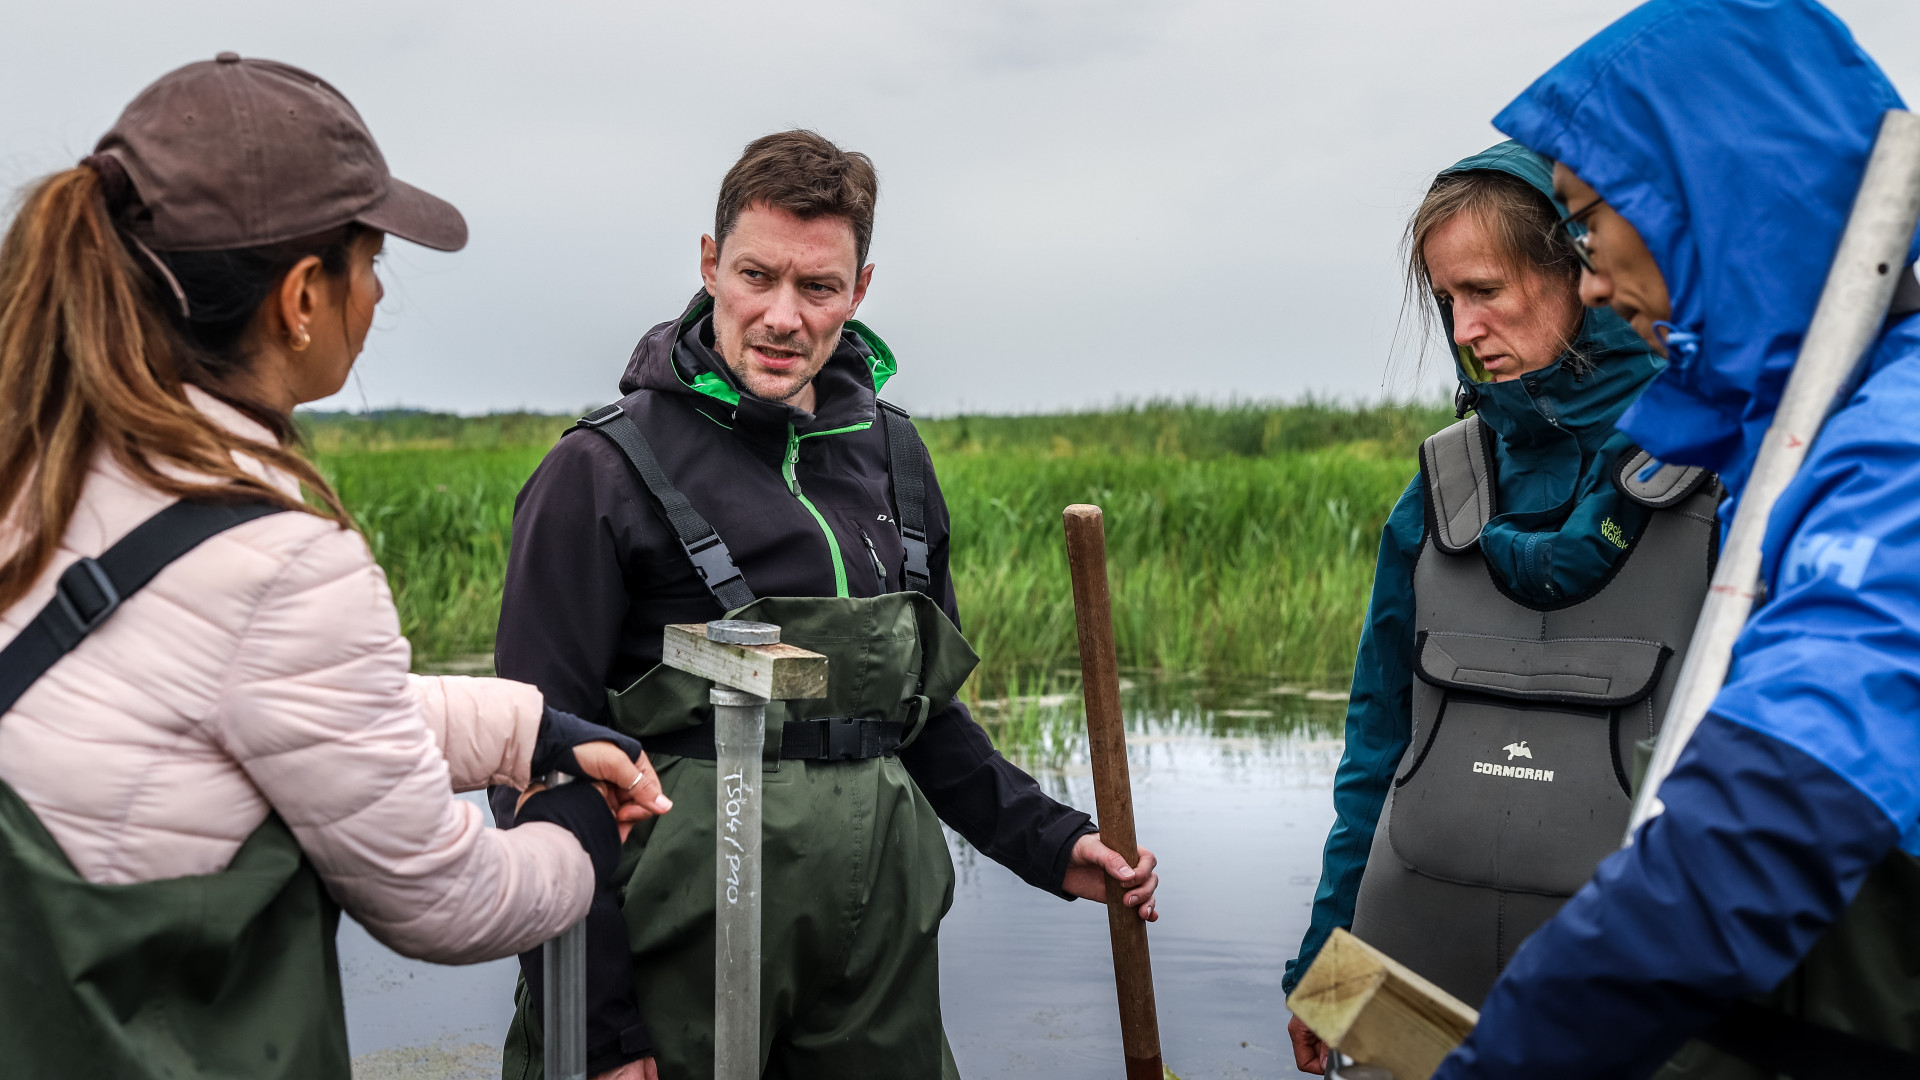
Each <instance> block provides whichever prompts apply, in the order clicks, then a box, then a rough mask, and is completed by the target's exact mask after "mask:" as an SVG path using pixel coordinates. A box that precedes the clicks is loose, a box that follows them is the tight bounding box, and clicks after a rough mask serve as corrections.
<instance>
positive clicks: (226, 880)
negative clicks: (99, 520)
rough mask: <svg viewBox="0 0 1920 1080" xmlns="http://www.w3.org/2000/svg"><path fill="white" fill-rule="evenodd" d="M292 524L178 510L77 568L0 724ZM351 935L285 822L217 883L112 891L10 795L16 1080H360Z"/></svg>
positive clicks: (29, 637)
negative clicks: (88, 875) (343, 947)
mask: <svg viewBox="0 0 1920 1080" xmlns="http://www.w3.org/2000/svg"><path fill="white" fill-rule="evenodd" d="M278 510H279V508H278V507H273V506H262V505H212V504H198V503H185V502H182V503H175V504H174V505H173V506H171V507H168V508H167V509H166V510H163V511H161V512H160V513H159V514H157V515H155V516H154V517H153V518H151V519H149V520H148V521H146V522H145V523H143V524H141V525H140V526H139V527H138V528H136V529H134V530H133V532H131V533H129V534H128V535H127V537H126V538H125V539H123V540H121V541H120V542H119V543H117V544H115V545H114V546H113V547H112V548H111V549H110V550H108V551H107V552H106V553H104V554H102V555H101V556H100V557H99V558H98V559H82V560H80V561H79V562H77V563H75V564H74V565H73V566H72V567H69V568H68V569H67V570H66V572H64V573H63V574H62V575H61V576H60V582H59V586H58V588H57V590H56V592H55V595H54V599H53V600H52V601H51V602H50V603H48V604H47V606H46V607H45V608H44V609H42V610H41V611H40V613H39V614H38V615H37V616H35V618H34V620H33V621H32V622H30V623H28V624H27V626H26V628H25V629H24V630H22V631H21V633H20V635H19V636H18V637H16V638H15V639H14V640H13V641H12V642H10V643H9V644H8V645H7V647H6V649H5V650H4V651H0V715H4V714H5V713H6V712H7V711H8V710H10V709H11V708H12V707H13V705H14V703H15V702H16V701H18V700H19V698H20V696H21V695H22V694H23V693H25V692H26V690H27V689H28V688H29V687H30V686H31V685H32V684H33V683H34V682H35V681H36V680H37V679H38V678H39V677H40V676H41V675H42V674H44V673H45V672H46V671H47V670H48V669H50V668H51V667H52V666H53V665H54V664H55V663H56V662H57V661H58V660H59V659H60V658H61V657H62V656H64V655H65V654H66V653H67V652H68V651H70V650H72V649H73V648H74V647H75V646H76V645H78V644H79V643H80V642H81V640H83V639H84V638H85V637H86V636H87V635H88V634H89V633H91V632H92V631H93V630H94V629H95V628H97V627H98V626H100V625H101V624H102V623H103V622H105V621H106V620H107V619H108V618H109V617H110V616H111V615H112V614H113V612H114V610H115V609H117V608H118V607H119V605H120V603H121V602H122V601H123V600H124V599H125V598H126V597H128V596H131V595H132V594H133V593H134V592H136V591H137V590H139V589H140V588H141V587H142V586H144V585H146V584H147V582H148V581H150V580H151V579H152V578H153V576H154V575H155V574H157V573H159V572H160V570H161V569H162V568H163V567H165V566H166V565H167V564H168V563H170V562H172V561H173V560H174V559H176V558H178V557H179V556H181V555H184V554H185V553H186V552H188V551H190V550H192V549H193V548H194V547H196V546H197V545H199V543H200V542H201V541H203V540H205V539H207V538H208V537H210V536H212V535H214V534H216V533H219V532H221V531H224V530H225V529H228V528H231V527H232V526H234V525H238V524H240V523H241V522H243V521H250V520H252V519H254V518H257V517H261V516H264V515H266V514H270V513H275V512H277V511H278ZM339 917H340V909H339V908H338V907H336V906H334V904H333V902H332V901H331V899H329V897H328V896H327V892H326V889H325V887H324V886H323V885H322V883H321V881H320V878H319V875H318V874H316V873H315V872H314V870H313V867H312V866H311V865H310V864H309V863H308V862H307V861H306V858H305V857H304V855H303V854H302V853H301V851H300V846H299V844H298V843H296V842H295V840H294V838H293V834H292V833H291V832H290V831H289V830H288V829H287V827H286V825H285V824H284V823H282V822H281V821H280V819H279V817H277V816H269V817H268V818H267V820H266V821H265V823H263V824H262V825H261V826H260V827H259V828H258V829H256V830H255V831H254V833H253V835H252V836H250V837H248V838H247V840H246V842H245V843H243V844H241V846H240V850H239V851H238V853H236V854H235V855H234V857H233V861H232V862H230V863H229V864H228V865H227V868H226V869H225V870H222V871H220V872H218V873H213V874H201V875H194V876H189V877H178V878H167V879H163V880H159V881H148V882H142V883H140V884H135V885H95V884H92V883H90V882H88V881H87V880H86V879H85V878H83V877H81V876H80V874H79V873H78V872H77V871H75V870H74V868H73V865H72V863H70V862H69V861H68V860H67V857H66V855H65V854H64V853H62V852H61V850H60V847H59V845H58V844H57V843H55V841H54V839H53V837H52V836H51V835H49V834H48V832H47V830H46V828H45V826H43V825H42V824H41V822H40V819H39V818H37V817H35V816H34V813H33V810H32V809H31V808H30V807H28V806H27V805H26V803H25V802H23V801H22V800H21V799H20V798H19V796H18V795H16V794H15V793H14V791H13V789H12V788H10V787H7V786H6V785H4V784H0V1074H4V1075H6V1076H8V1077H21V1078H23V1080H66V1078H70V1077H112V1078H114V1080H163V1078H165V1080H173V1078H186V1077H192V1078H196V1080H256V1078H258V1080H348V1077H349V1075H350V1066H349V1063H348V1056H347V1028H346V1012H345V1008H344V1006H343V1004H342V1001H341V994H340V969H339V963H338V960H337V958H336V956H335V954H334V931H335V929H336V928H337V927H338V925H339Z"/></svg>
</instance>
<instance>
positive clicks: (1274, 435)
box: [302, 402, 1450, 696]
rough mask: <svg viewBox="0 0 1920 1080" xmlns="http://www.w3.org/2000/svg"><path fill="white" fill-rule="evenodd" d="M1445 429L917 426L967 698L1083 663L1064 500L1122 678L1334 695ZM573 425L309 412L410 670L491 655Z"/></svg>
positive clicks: (1353, 424)
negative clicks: (539, 496) (1103, 591)
mask: <svg viewBox="0 0 1920 1080" xmlns="http://www.w3.org/2000/svg"><path fill="white" fill-rule="evenodd" d="M1448 419H1450V417H1449V415H1448V413H1447V412H1446V411H1445V410H1442V409H1439V408H1436V407H1416V408H1394V407H1384V406H1381V407H1368V408H1352V409H1347V408H1341V407H1337V406H1333V405H1326V404H1320V403H1312V402H1309V403H1305V404H1299V405H1252V404H1247V405H1228V406H1221V407H1212V406H1203V405H1192V404H1182V403H1152V404H1148V405H1142V406H1130V407H1125V408H1118V409H1112V410H1105V411H1099V412H1082V413H1073V414H1066V415H1059V416H1019V417H985V416H960V417H952V418H944V419H932V420H920V421H918V424H919V427H920V430H921V432H922V434H923V436H924V437H925V438H926V440H927V443H928V446H929V448H930V450H931V452H932V454H933V458H934V463H935V467H936V470H937V472H938V475H939V477H940V485H941V488H942V490H943V492H944V494H945V496H946V499H947V502H948V506H949V508H950V510H951V512H952V517H953V522H954V540H953V573H954V581H955V587H956V589H957V591H958V593H959V598H960V610H961V614H962V617H963V622H964V625H965V628H966V630H967V636H968V637H969V639H970V640H972V641H973V643H974V645H975V647H976V648H977V649H978V650H979V651H980V653H981V655H982V657H983V664H982V670H981V679H980V680H978V682H977V684H976V687H975V689H974V691H973V692H974V693H976V694H977V693H980V692H981V687H982V686H984V687H985V688H986V691H987V692H990V693H998V692H1001V691H1002V690H1004V689H1005V688H1007V687H1009V686H1019V687H1023V688H1028V689H1029V690H1031V689H1032V688H1035V687H1041V686H1043V685H1048V684H1050V683H1051V682H1054V681H1058V679H1059V678H1060V673H1061V672H1062V671H1065V670H1068V669H1071V668H1073V667H1074V666H1076V664H1077V656H1078V651H1077V648H1076V645H1075V642H1074V632H1073V610H1072V594H1071V589H1070V587H1069V584H1068V580H1067V572H1066V556H1065V549H1064V544H1063V540H1062V534H1061V525H1060V511H1061V509H1062V508H1063V507H1065V506H1066V505H1067V504H1069V503H1074V502H1093V503H1098V504H1099V505H1100V506H1101V507H1102V508H1103V509H1104V510H1105V511H1106V522H1107V534H1108V539H1107V544H1108V555H1109V569H1110V574H1111V578H1112V583H1113V596H1114V622H1115V631H1116V635H1117V638H1118V646H1119V652H1120V662H1121V664H1122V665H1124V666H1127V667H1131V668H1142V669H1153V670H1156V671H1160V672H1168V673H1182V674H1188V673H1191V674H1204V675H1206V676H1209V677H1213V678H1227V677H1236V676H1258V677H1270V678H1275V679H1280V680H1286V681H1291V682H1301V683H1308V684H1314V685H1335V684H1339V683H1341V682H1343V681H1344V679H1345V677H1346V674H1347V672H1348V669H1349V668H1350V666H1351V664H1352V657H1353V649H1354V645H1355V642H1356V639H1357V637H1358V630H1359V625H1360V621H1361V616H1362V614H1363V612H1364V610H1365V605H1366V595H1367V589H1368V585H1369V583H1370V581H1371V578H1372V568H1373V557H1374V551H1375V545H1376V543H1377V540H1378V536H1379V531H1380V526H1381V524H1382V522H1383V521H1384V520H1385V517H1386V514H1387V512H1388V510H1389V509H1391V507H1392V505H1393V501H1394V499H1395V498H1396V497H1397V496H1398V495H1399V493H1400V491H1401V489H1402V488H1404V487H1405V485H1406V482H1407V479H1408V477H1409V476H1411V475H1412V473H1413V471H1414V456H1413V455H1414V450H1415V448H1417V446H1418V444H1419V441H1420V439H1422V438H1424V437H1425V436H1426V435H1427V434H1429V433H1431V432H1432V431H1433V430H1435V429H1437V428H1438V427H1440V426H1441V425H1442V424H1444V423H1445V422H1446V421H1447V420H1448ZM570 420H571V418H570V417H550V416H539V415H532V414H510V415H501V416H489V417H477V418H461V417H451V416H444V415H438V414H426V413H411V412H405V413H393V414H383V415H373V416H354V415H344V414H334V415H307V416H304V417H303V418H302V421H303V427H304V428H305V430H306V432H307V437H308V439H309V442H310V443H311V445H312V446H313V447H314V448H315V450H316V456H317V457H318V459H319V461H320V464H321V468H322V470H323V472H324V473H325V474H326V475H327V476H328V477H329V479H330V480H331V481H332V482H333V483H334V484H335V485H336V486H337V487H338V489H339V491H340V494H341V497H342V498H343V499H344V500H345V501H346V503H347V505H348V507H349V508H351V509H352V511H353V512H354V514H355V515H356V518H357V520H358V521H359V523H360V525H361V527H362V528H363V529H364V530H365V531H366V533H367V538H368V541H369V543H370V544H371V545H372V547H373V552H374V555H375V557H376V558H377V559H379V561H380V563H381V565H382V566H383V567H385V568H386V571H387V574H388V578H389V580H390V581H391V583H392V586H393V591H394V597H395V600H396V602H397V604H398V606H399V609H400V618H401V625H402V629H403V630H404V631H405V632H406V634H407V635H408V637H409V638H410V639H411V640H412V641H413V643H414V648H415V659H416V663H417V664H421V665H423V666H435V665H440V664H443V663H445V662H446V661H447V660H448V659H450V658H455V657H460V656H463V655H470V654H479V653H486V652H489V651H490V650H491V648H492V643H493V633H494V627H495V624H496V622H497V621H498V618H499V604H500V583H501V579H502V576H503V574H504V571H505V567H506V555H507V546H508V542H509V539H510V536H511V524H512V512H513V498H514V495H515V493H516V492H518V490H519V488H520V486H521V484H522V483H524V482H525V480H526V477H527V476H528V475H529V474H530V473H531V472H532V471H533V468H534V466H535V465H537V464H538V463H539V461H540V458H541V456H542V455H543V454H544V453H545V451H546V448H547V447H548V446H549V445H551V443H552V442H553V440H554V439H555V438H557V436H558V435H559V433H560V432H561V431H562V430H564V429H565V427H566V425H567V424H568V423H569V422H570ZM1035 692H1037V691H1035ZM1016 696H1018V695H1016Z"/></svg>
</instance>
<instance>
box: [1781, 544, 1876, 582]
mask: <svg viewBox="0 0 1920 1080" xmlns="http://www.w3.org/2000/svg"><path fill="white" fill-rule="evenodd" d="M1878 546H1880V545H1879V541H1877V540H1875V539H1874V538H1873V537H1871V536H1861V535H1859V534H1857V533H1808V534H1806V535H1805V536H1796V537H1794V538H1793V543H1792V544H1790V545H1788V547H1787V558H1786V566H1785V568H1784V569H1785V573H1784V574H1783V575H1782V576H1783V577H1784V578H1785V579H1786V583H1787V584H1789V585H1798V584H1800V583H1802V582H1806V581H1812V580H1814V579H1815V578H1820V577H1832V578H1833V579H1834V580H1835V581H1837V582H1839V583H1840V584H1842V585H1844V586H1846V587H1847V588H1849V589H1857V588H1859V587H1860V582H1861V579H1863V578H1865V577H1866V576H1867V563H1868V561H1869V560H1871V559H1872V558H1873V549H1874V548H1876V547H1878Z"/></svg>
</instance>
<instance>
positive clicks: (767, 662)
mask: <svg viewBox="0 0 1920 1080" xmlns="http://www.w3.org/2000/svg"><path fill="white" fill-rule="evenodd" d="M660 651H661V656H660V662H661V663H663V664H665V665H667V666H668V667H672V668H679V669H680V670H681V671H687V672H691V673H693V674H695V675H698V676H700V677H701V678H703V679H712V680H713V681H714V682H716V683H719V684H720V685H721V686H728V687H732V688H733V689H735V690H742V691H745V692H746V693H749V694H754V695H757V696H759V697H763V698H772V699H774V700H776V701H792V700H795V699H808V698H823V697H826V696H827V658H826V657H824V656H821V655H820V654H819V653H816V652H808V651H807V650H805V649H802V648H799V647H797V646H794V645H788V644H785V643H781V644H778V645H726V644H722V643H720V642H718V641H708V640H707V627H706V624H705V623H668V624H667V628H666V636H665V638H664V639H663V640H662V641H661V646H660Z"/></svg>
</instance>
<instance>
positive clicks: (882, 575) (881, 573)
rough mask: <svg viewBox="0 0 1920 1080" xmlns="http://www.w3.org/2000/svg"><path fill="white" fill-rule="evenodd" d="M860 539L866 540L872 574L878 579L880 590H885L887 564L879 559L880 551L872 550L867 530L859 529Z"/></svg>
mask: <svg viewBox="0 0 1920 1080" xmlns="http://www.w3.org/2000/svg"><path fill="white" fill-rule="evenodd" d="M860 539H862V540H864V541H866V544H867V554H868V555H870V556H872V557H873V572H874V575H875V576H876V577H878V578H879V579H880V591H881V592H886V591H887V564H886V563H883V562H881V561H880V552H878V551H876V550H874V546H873V537H871V536H868V535H867V530H865V529H861V530H860Z"/></svg>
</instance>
